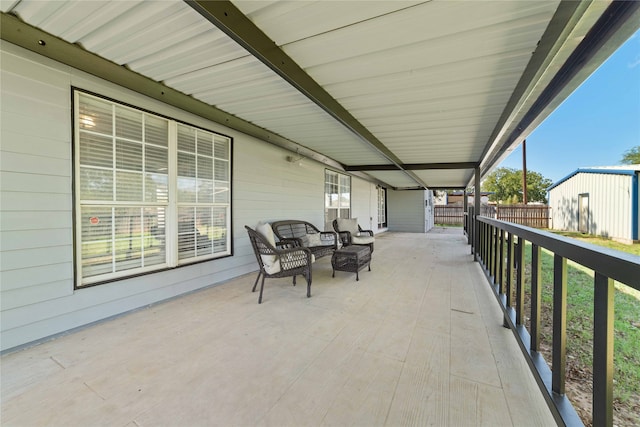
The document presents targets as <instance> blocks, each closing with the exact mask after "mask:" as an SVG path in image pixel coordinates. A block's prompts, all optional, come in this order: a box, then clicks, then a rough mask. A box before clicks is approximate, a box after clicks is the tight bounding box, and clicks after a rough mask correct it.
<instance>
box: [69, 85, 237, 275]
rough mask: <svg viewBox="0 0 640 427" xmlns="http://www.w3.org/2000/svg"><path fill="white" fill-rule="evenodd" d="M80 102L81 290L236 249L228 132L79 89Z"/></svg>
mask: <svg viewBox="0 0 640 427" xmlns="http://www.w3.org/2000/svg"><path fill="white" fill-rule="evenodd" d="M74 105H75V122H76V133H75V153H76V154H75V162H76V168H75V176H74V180H75V184H76V185H75V188H76V193H75V204H76V223H75V227H76V236H77V241H76V246H77V248H78V249H79V250H77V251H76V253H77V260H76V271H77V276H78V277H77V281H76V282H77V286H78V287H80V286H86V285H90V284H95V283H98V282H103V281H107V280H113V279H116V278H121V277H125V276H129V275H134V274H140V273H144V272H149V271H154V270H158V269H163V268H168V267H175V266H177V265H179V264H185V263H189V262H194V261H199V260H205V259H210V258H216V257H219V256H221V255H229V254H230V253H231V248H230V235H229V234H230V233H229V230H230V217H229V213H230V208H231V205H230V201H231V197H230V196H229V192H230V161H231V159H230V152H231V140H230V138H228V137H225V136H222V135H218V134H215V133H212V132H209V131H205V130H201V129H198V128H195V127H192V126H188V125H185V124H182V123H177V122H175V121H173V120H169V119H166V118H163V117H160V116H157V115H154V114H151V113H148V112H145V111H142V110H138V109H135V108H132V107H128V106H124V105H120V104H118V103H116V102H112V101H108V100H105V99H102V98H98V97H95V96H92V95H89V94H86V93H83V92H80V91H75V92H74ZM172 159H173V160H172Z"/></svg>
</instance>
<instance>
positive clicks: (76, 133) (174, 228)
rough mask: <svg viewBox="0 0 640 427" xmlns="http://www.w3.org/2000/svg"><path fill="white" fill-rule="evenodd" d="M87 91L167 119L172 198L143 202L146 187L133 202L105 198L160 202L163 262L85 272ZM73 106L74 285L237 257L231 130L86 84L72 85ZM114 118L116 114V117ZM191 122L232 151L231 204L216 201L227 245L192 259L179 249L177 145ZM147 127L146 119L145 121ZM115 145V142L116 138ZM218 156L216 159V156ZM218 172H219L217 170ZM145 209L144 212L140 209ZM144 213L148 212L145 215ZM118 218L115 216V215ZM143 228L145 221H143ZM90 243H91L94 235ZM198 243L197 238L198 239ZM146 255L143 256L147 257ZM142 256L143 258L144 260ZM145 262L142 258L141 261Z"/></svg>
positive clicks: (136, 203) (113, 203)
mask: <svg viewBox="0 0 640 427" xmlns="http://www.w3.org/2000/svg"><path fill="white" fill-rule="evenodd" d="M82 96H86V97H89V98H94V99H96V100H98V101H101V102H106V103H109V104H111V106H112V108H113V109H114V110H117V109H118V108H120V109H122V108H125V109H130V110H133V111H135V112H137V113H141V114H143V115H148V116H152V117H154V118H159V119H162V120H166V121H167V162H168V165H167V168H168V171H167V175H166V176H167V181H168V183H167V199H168V200H167V201H166V203H162V202H157V201H156V202H146V201H144V198H145V193H144V186H143V192H142V197H141V200H132V201H126V203H125V202H124V201H118V200H115V197H114V198H113V199H112V200H110V201H109V200H106V201H105V202H104V203H102V205H104V206H105V207H112V208H116V209H117V208H119V207H121V206H122V207H127V206H132V207H141V208H146V207H156V206H164V208H165V209H164V215H165V216H166V219H165V234H164V261H163V262H161V263H157V264H154V265H149V266H142V267H136V268H132V269H124V270H120V271H117V270H115V269H112V270H111V272H107V273H102V274H97V275H94V276H88V277H83V271H82V270H83V254H82V249H83V236H82V231H83V228H82V227H83V225H82V222H83V217H82V208H83V206H85V207H86V206H91V205H92V203H89V202H91V201H90V200H89V201H85V200H83V198H82V196H81V191H82V189H81V187H82V179H81V173H80V172H81V164H80V160H81V154H80V151H81V140H80V132H81V125H80V122H79V120H80V109H81V102H80V98H81V97H82ZM71 104H72V105H71V107H72V108H71V111H72V120H71V122H72V123H71V125H72V135H73V140H72V168H73V170H72V204H73V227H72V230H73V270H74V290H77V289H85V288H88V287H93V286H96V285H102V284H105V283H111V282H115V281H120V280H124V279H128V278H132V277H137V276H141V275H146V274H153V273H157V272H162V271H167V270H171V269H174V268H179V267H183V266H188V265H193V264H197V263H202V262H210V261H214V260H218V259H223V258H227V257H230V256H233V254H234V250H233V218H232V212H233V206H232V200H233V137H231V136H229V135H225V134H223V133H221V132H216V131H212V130H210V129H207V128H205V127H202V126H197V125H194V124H192V123H189V122H186V121H183V120H179V119H176V118H174V117H170V116H167V115H165V114H161V113H157V112H155V111H151V110H149V109H146V108H143V107H139V106H137V105H132V104H129V103H126V102H122V101H119V100H117V99H113V98H110V97H107V96H104V95H100V94H97V93H94V92H91V91H87V90H85V89H81V88H77V87H73V86H72V87H71ZM113 117H114V119H115V118H116V117H117V116H115V115H114V116H113ZM180 125H181V126H187V127H190V128H193V129H197V130H199V131H204V132H206V133H209V134H211V135H213V136H214V137H217V138H220V139H221V140H223V141H225V143H226V152H227V156H228V157H227V159H226V161H227V165H226V166H227V168H226V171H225V175H226V178H227V179H228V181H227V182H226V184H227V186H226V187H227V200H226V203H218V204H217V205H216V206H218V207H222V208H223V210H224V211H225V212H224V213H225V218H224V222H225V229H224V234H225V235H224V238H223V240H224V245H223V247H224V250H223V251H220V252H212V253H211V254H205V255H202V256H195V257H192V258H187V259H179V254H178V239H179V237H178V228H179V227H178V220H179V219H178V207H179V206H180V202H179V200H178V188H177V187H178V184H177V181H178V146H177V129H178V127H179V126H180ZM142 126H143V127H144V124H143V125H142ZM110 137H111V138H113V139H114V140H115V141H116V142H117V139H118V136H117V135H116V134H115V133H114V134H113V135H111V136H110ZM145 143H146V142H145V141H142V142H141V144H142V145H144V144H145ZM114 147H115V143H114ZM112 156H113V158H114V159H115V158H116V156H117V154H116V151H115V148H114V151H113V152H112ZM212 158H213V159H215V155H214V154H212ZM144 161H145V157H142V162H143V163H144ZM214 161H215V160H214ZM116 163H117V160H114V167H113V174H114V176H115V174H116V173H117V169H116V166H115V164H116ZM144 176H145V171H144V170H143V172H142V178H143V180H144ZM214 176H215V172H214ZM116 185H117V183H116V182H113V183H112V186H113V188H114V189H115V188H116ZM213 188H214V189H213V190H212V197H213V198H214V199H215V186H214V187H213ZM214 204H215V203H211V204H210V205H214ZM141 212H142V211H141ZM143 215H144V214H143ZM112 221H113V217H112ZM141 221H144V216H142V215H141ZM116 226H117V225H115V222H112V224H111V225H110V227H112V237H111V240H112V243H111V245H112V248H115V246H114V245H115V244H116V243H115V242H116V241H117V239H116V238H115V237H114V234H113V233H115V231H113V230H115V227H116ZM142 227H144V226H142ZM143 240H144V236H141V241H143ZM88 242H91V241H90V240H89V241H88ZM209 242H210V245H211V248H212V251H213V248H214V244H215V240H213V239H210V240H209ZM195 244H196V245H197V242H196V243H195ZM143 256H144V255H142V257H143ZM111 257H112V263H115V262H117V260H116V259H115V257H116V252H112V253H111ZM142 259H143V258H141V260H142ZM141 262H142V261H141Z"/></svg>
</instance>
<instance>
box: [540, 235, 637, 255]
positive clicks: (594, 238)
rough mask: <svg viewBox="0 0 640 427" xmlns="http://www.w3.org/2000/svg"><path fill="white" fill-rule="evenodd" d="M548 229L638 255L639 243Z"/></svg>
mask: <svg viewBox="0 0 640 427" xmlns="http://www.w3.org/2000/svg"><path fill="white" fill-rule="evenodd" d="M549 231H551V232H552V233H555V234H559V235H561V236H566V237H571V238H573V239H577V240H580V241H582V242H587V243H592V244H594V245H599V246H604V247H605V248H609V249H615V250H617V251H621V252H627V253H630V254H632V255H638V256H640V243H634V244H631V245H627V244H624V243H620V242H616V241H615V240H611V239H607V238H606V237H600V236H592V235H589V234H582V233H577V232H574V231H557V230H549Z"/></svg>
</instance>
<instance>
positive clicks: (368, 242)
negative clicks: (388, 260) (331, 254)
mask: <svg viewBox="0 0 640 427" xmlns="http://www.w3.org/2000/svg"><path fill="white" fill-rule="evenodd" d="M341 223H342V227H341V226H340V224H341ZM332 225H333V229H334V230H336V233H338V235H339V236H340V240H341V241H342V244H343V245H344V246H350V245H360V246H369V249H370V250H371V253H373V243H374V242H375V238H374V237H373V231H371V230H363V229H362V227H360V224H358V221H357V219H356V218H352V219H350V220H340V219H334V220H333V222H332ZM356 227H357V229H356Z"/></svg>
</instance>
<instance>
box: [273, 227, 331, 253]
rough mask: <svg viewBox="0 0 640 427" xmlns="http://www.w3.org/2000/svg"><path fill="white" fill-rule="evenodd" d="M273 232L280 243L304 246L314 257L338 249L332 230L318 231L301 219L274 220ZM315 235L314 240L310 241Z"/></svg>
mask: <svg viewBox="0 0 640 427" xmlns="http://www.w3.org/2000/svg"><path fill="white" fill-rule="evenodd" d="M271 228H272V229H273V233H274V234H275V235H276V236H277V237H278V239H279V240H280V242H281V243H286V244H289V245H290V246H292V247H306V248H309V250H310V251H311V253H312V254H313V255H315V257H316V258H320V257H323V256H325V255H333V253H334V252H335V251H336V250H337V249H338V235H337V234H336V233H334V232H333V231H320V230H318V229H317V228H316V226H314V225H313V224H311V223H309V222H306V221H301V220H291V219H290V220H285V221H275V222H272V223H271ZM310 237H315V240H316V241H315V242H311V241H310Z"/></svg>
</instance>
